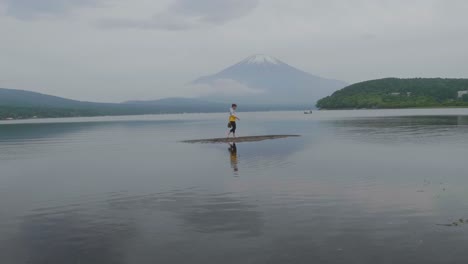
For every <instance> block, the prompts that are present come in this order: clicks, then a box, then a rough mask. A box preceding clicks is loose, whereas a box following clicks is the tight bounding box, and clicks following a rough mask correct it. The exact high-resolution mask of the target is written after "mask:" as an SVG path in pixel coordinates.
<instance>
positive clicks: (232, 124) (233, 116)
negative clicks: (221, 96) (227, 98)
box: [227, 104, 240, 138]
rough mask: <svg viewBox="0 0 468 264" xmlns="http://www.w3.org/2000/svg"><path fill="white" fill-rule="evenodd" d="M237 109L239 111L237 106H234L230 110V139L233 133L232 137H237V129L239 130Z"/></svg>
mask: <svg viewBox="0 0 468 264" xmlns="http://www.w3.org/2000/svg"><path fill="white" fill-rule="evenodd" d="M236 109H237V105H236V104H232V106H231V109H229V124H228V127H229V128H231V130H229V133H228V134H227V137H228V138H229V136H230V135H231V133H232V136H233V137H234V138H235V137H236V128H237V127H236V120H240V119H239V118H238V117H237V115H236Z"/></svg>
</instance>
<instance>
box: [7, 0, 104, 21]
mask: <svg viewBox="0 0 468 264" xmlns="http://www.w3.org/2000/svg"><path fill="white" fill-rule="evenodd" d="M101 1H102V0H0V5H3V9H4V10H5V11H4V12H5V14H6V15H7V16H12V17H15V18H17V19H23V20H31V19H37V18H42V17H49V16H60V15H63V14H66V13H69V12H70V11H71V10H73V9H74V8H79V7H89V6H91V7H93V6H97V5H99V4H100V2H101Z"/></svg>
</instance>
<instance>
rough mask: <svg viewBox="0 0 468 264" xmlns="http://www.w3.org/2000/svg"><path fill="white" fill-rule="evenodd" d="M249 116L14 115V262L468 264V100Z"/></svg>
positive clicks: (7, 177) (7, 174) (6, 192)
mask: <svg viewBox="0 0 468 264" xmlns="http://www.w3.org/2000/svg"><path fill="white" fill-rule="evenodd" d="M240 117H241V119H242V120H241V122H240V123H239V125H238V129H239V134H240V135H241V136H242V135H261V134H282V133H284V134H300V135H302V137H300V138H289V139H279V140H272V141H263V142H258V143H239V144H237V151H229V150H228V147H229V146H228V145H227V144H186V143H180V142H179V141H181V140H186V139H198V138H207V137H219V136H222V135H223V134H224V133H225V123H226V115H225V114H206V115H205V114H204V115H167V116H140V117H117V118H115V117H114V118H89V119H57V120H42V121H41V120H34V121H28V122H26V123H18V122H2V123H0V169H1V170H0V262H1V263H6V264H16V263H34V264H35V263H40V264H42V263H44V264H45V263H47V264H55V263H58V264H63V263H86V264H89V263H91V264H93V263H97V264H105V263H117V264H120V263H122V264H123V263H204V264H206V263H282V264H283V263H468V252H467V251H466V248H467V246H468V223H467V224H464V223H462V222H465V221H468V191H467V187H468V163H467V157H468V110H461V109H449V110H387V111H322V112H315V113H313V114H312V115H304V114H302V113H301V112H278V113H275V112H271V113H240ZM459 219H463V221H460V220H459ZM453 222H458V223H457V225H455V224H452V223H453Z"/></svg>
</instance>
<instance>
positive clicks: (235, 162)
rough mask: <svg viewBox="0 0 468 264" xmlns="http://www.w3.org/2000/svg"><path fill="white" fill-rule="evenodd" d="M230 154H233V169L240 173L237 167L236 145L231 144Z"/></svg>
mask: <svg viewBox="0 0 468 264" xmlns="http://www.w3.org/2000/svg"><path fill="white" fill-rule="evenodd" d="M229 153H231V168H232V169H233V170H234V173H237V172H238V171H239V168H238V167H237V146H236V143H234V142H233V143H229Z"/></svg>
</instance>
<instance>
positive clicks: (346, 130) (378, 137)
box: [323, 116, 468, 144]
mask: <svg viewBox="0 0 468 264" xmlns="http://www.w3.org/2000/svg"><path fill="white" fill-rule="evenodd" d="M323 124H325V125H327V126H328V127H329V128H332V130H333V132H334V133H336V134H337V135H338V136H340V137H344V138H350V139H354V140H362V141H366V142H371V143H379V144H388V143H405V142H413V143H423V142H433V141H437V140H439V139H440V138H441V137H451V138H453V139H454V140H455V141H464V140H462V139H461V137H462V136H464V135H466V134H467V133H468V116H402V117H380V118H354V119H341V120H330V121H325V122H323Z"/></svg>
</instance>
